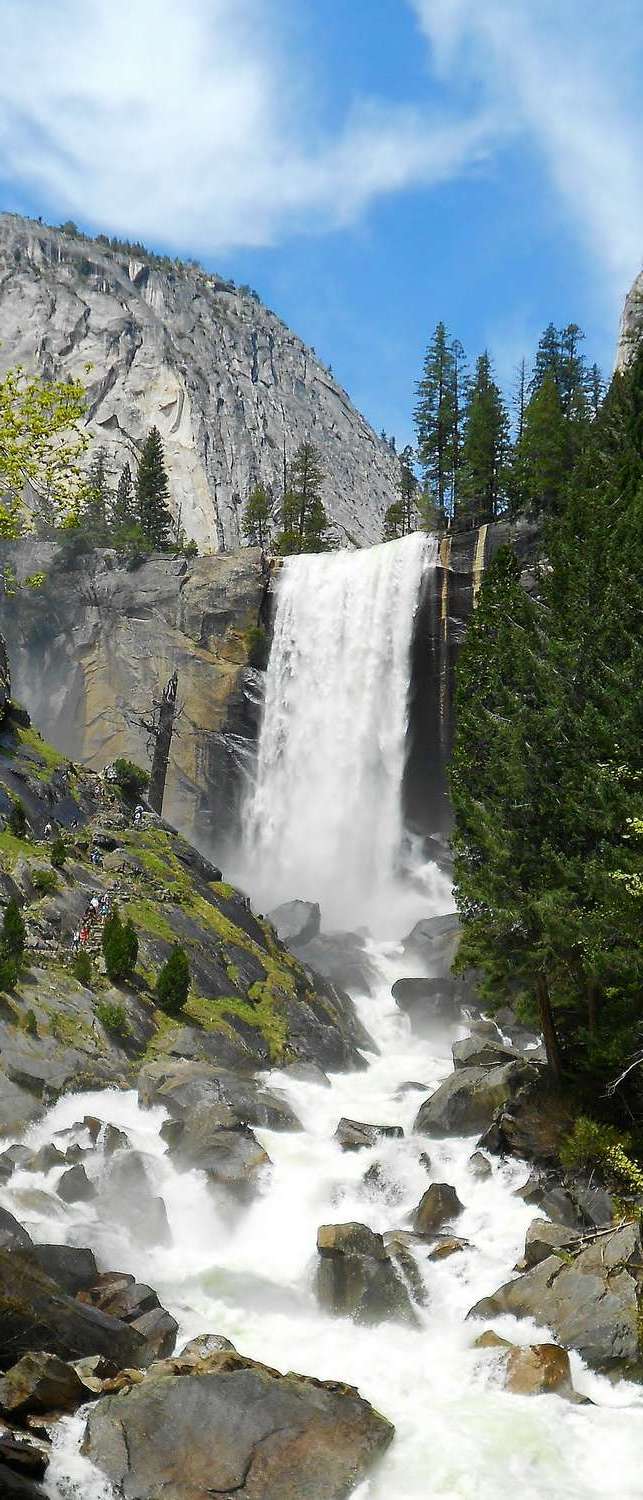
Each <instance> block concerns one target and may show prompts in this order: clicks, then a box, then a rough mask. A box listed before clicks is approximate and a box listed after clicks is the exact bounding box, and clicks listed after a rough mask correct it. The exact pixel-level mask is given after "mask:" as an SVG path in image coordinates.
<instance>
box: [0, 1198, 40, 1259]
mask: <svg viewBox="0 0 643 1500" xmlns="http://www.w3.org/2000/svg"><path fill="white" fill-rule="evenodd" d="M31 1244H32V1240H31V1235H30V1234H29V1233H28V1232H27V1230H26V1229H25V1228H24V1227H23V1225H22V1224H19V1223H18V1220H17V1219H14V1217H13V1214H10V1213H9V1210H8V1208H0V1249H2V1250H29V1249H30V1248H31Z"/></svg>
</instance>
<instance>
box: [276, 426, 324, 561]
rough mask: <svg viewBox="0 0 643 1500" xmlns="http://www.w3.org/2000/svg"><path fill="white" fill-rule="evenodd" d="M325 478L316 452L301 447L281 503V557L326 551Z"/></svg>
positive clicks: (311, 446)
mask: <svg viewBox="0 0 643 1500" xmlns="http://www.w3.org/2000/svg"><path fill="white" fill-rule="evenodd" d="M324 477H325V476H324V467H323V464H322V459H321V454H320V452H319V449H318V448H316V447H315V445H314V444H313V443H310V442H303V443H300V445H299V447H298V449H297V451H296V453H295V456H294V458H293V460H292V463H291V464H290V468H289V472H288V487H287V489H286V493H285V495H284V499H283V527H282V531H281V533H280V535H279V537H278V538H277V550H278V551H279V552H281V553H282V555H284V556H285V555H287V554H289V553H293V552H323V551H325V550H326V547H327V546H328V540H327V532H328V525H329V522H328V516H327V514H326V509H325V507H324V503H323V500H322V494H321V491H322V486H323V483H324Z"/></svg>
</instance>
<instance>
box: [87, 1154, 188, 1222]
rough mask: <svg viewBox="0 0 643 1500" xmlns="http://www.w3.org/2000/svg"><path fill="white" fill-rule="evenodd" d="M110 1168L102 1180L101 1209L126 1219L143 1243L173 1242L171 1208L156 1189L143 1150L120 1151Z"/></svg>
mask: <svg viewBox="0 0 643 1500" xmlns="http://www.w3.org/2000/svg"><path fill="white" fill-rule="evenodd" d="M107 1167H108V1171H107V1176H106V1177H105V1178H103V1177H102V1176H101V1179H100V1201H101V1209H103V1207H104V1209H105V1211H107V1212H110V1213H112V1214H114V1215H115V1216H116V1218H117V1219H122V1218H125V1220H126V1222H127V1224H128V1226H129V1228H130V1230H131V1232H132V1233H133V1234H134V1235H135V1237H136V1238H137V1239H138V1240H139V1241H140V1243H141V1244H157V1245H169V1244H170V1243H171V1239H172V1235H171V1232H170V1226H169V1223H168V1218H167V1210H166V1208H165V1204H164V1202H163V1199H162V1198H159V1197H158V1195H157V1194H156V1193H155V1192H154V1190H153V1187H152V1185H151V1183H150V1180H149V1178H148V1175H147V1171H146V1168H145V1160H144V1157H143V1156H142V1154H141V1152H139V1151H127V1152H122V1153H121V1152H117V1154H116V1155H115V1156H113V1157H111V1158H110V1159H109V1161H108V1163H107Z"/></svg>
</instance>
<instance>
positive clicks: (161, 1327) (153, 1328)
mask: <svg viewBox="0 0 643 1500" xmlns="http://www.w3.org/2000/svg"><path fill="white" fill-rule="evenodd" d="M129 1321H130V1323H131V1327H132V1328H135V1329H136V1331H137V1333H140V1334H142V1335H143V1338H144V1339H145V1342H146V1344H147V1350H148V1358H149V1359H150V1360H153V1359H165V1358H166V1356H167V1355H169V1354H171V1353H172V1350H173V1348H174V1345H175V1343H176V1335H177V1333H178V1331H179V1325H178V1323H177V1321H176V1318H173V1317H172V1314H171V1313H169V1312H167V1311H166V1309H165V1308H164V1307H161V1306H160V1305H157V1306H156V1307H154V1308H152V1309H151V1310H150V1311H148V1312H144V1313H142V1314H141V1316H140V1317H138V1318H132V1319H130V1320H129Z"/></svg>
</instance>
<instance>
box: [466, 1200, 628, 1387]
mask: <svg viewBox="0 0 643 1500" xmlns="http://www.w3.org/2000/svg"><path fill="white" fill-rule="evenodd" d="M642 1293H643V1246H642V1245H641V1231H640V1228H639V1226H638V1224H634V1223H632V1224H626V1225H624V1226H623V1227H622V1228H620V1229H614V1230H612V1231H610V1232H608V1233H605V1234H600V1233H599V1235H598V1236H597V1237H596V1238H595V1239H594V1240H593V1241H592V1242H591V1243H589V1244H587V1245H585V1246H584V1247H583V1248H582V1249H580V1250H579V1251H578V1253H576V1254H573V1255H572V1256H571V1259H570V1260H569V1261H568V1260H567V1259H565V1260H561V1259H560V1258H558V1257H557V1256H549V1257H548V1258H547V1259H546V1260H543V1261H541V1262H540V1264H539V1265H536V1266H535V1267H533V1269H532V1270H530V1271H527V1272H526V1273H525V1275H524V1276H519V1277H518V1278H517V1279H516V1280H515V1281H510V1282H507V1284H506V1285H505V1286H502V1287H500V1288H499V1290H498V1291H497V1292H494V1294H493V1295H492V1296H491V1297H484V1298H483V1299H482V1301H481V1302H478V1303H476V1305H475V1307H473V1308H472V1309H471V1312H470V1314H469V1317H476V1318H485V1319H487V1318H489V1319H490V1318H494V1317H496V1316H497V1315H498V1314H500V1313H511V1314H513V1316H514V1317H517V1318H533V1319H534V1320H535V1322H536V1323H538V1324H540V1325H541V1326H545V1327H547V1328H551V1329H552V1331H553V1332H554V1334H555V1335H556V1338H557V1339H558V1340H559V1342H560V1344H562V1346H563V1348H565V1349H577V1350H578V1352H579V1354H581V1355H582V1357H583V1359H585V1360H586V1361H587V1363H588V1364H589V1365H592V1366H594V1367H596V1368H598V1369H608V1370H609V1369H612V1368H615V1367H618V1366H622V1367H623V1366H624V1367H625V1369H627V1368H628V1367H629V1368H632V1369H634V1370H635V1369H637V1368H638V1367H639V1364H640V1344H639V1298H640V1296H641V1294H642Z"/></svg>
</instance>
